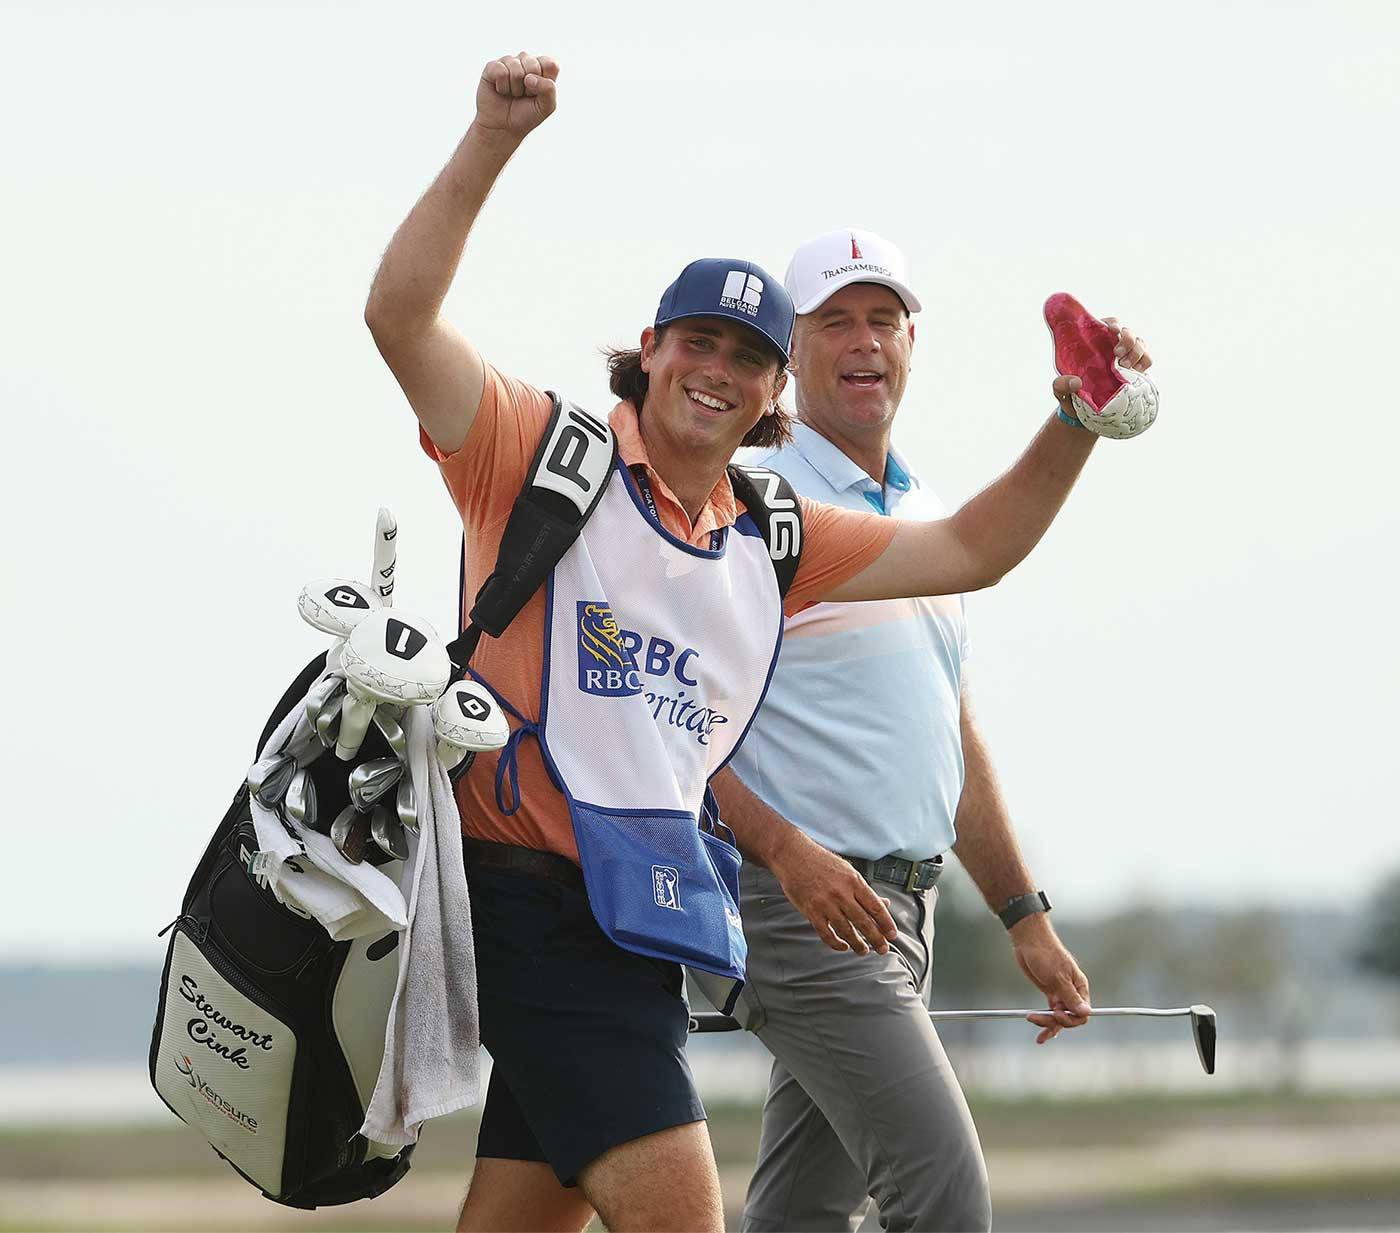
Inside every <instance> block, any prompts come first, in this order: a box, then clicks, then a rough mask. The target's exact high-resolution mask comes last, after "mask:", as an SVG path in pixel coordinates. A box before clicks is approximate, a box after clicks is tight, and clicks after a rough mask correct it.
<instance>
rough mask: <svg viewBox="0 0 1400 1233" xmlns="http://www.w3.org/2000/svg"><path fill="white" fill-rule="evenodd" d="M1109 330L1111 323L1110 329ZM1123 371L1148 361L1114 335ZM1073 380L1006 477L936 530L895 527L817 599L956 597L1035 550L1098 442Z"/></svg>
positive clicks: (1128, 336)
mask: <svg viewBox="0 0 1400 1233" xmlns="http://www.w3.org/2000/svg"><path fill="white" fill-rule="evenodd" d="M1115 324H1116V322H1115ZM1119 346H1121V347H1122V348H1123V358H1122V359H1121V360H1120V361H1119V363H1121V364H1123V365H1124V367H1128V368H1133V369H1136V370H1137V371H1139V372H1143V371H1146V370H1147V369H1148V368H1149V367H1150V366H1151V364H1152V357H1151V356H1150V355H1148V354H1147V351H1146V349H1145V347H1144V345H1143V343H1142V340H1141V339H1138V338H1135V337H1134V336H1133V333H1132V331H1131V330H1129V329H1126V328H1124V327H1119ZM1079 387H1080V380H1079V378H1078V377H1064V376H1061V377H1057V378H1056V379H1055V385H1054V392H1055V398H1056V400H1057V401H1058V402H1059V404H1060V408H1061V410H1062V411H1063V412H1064V415H1063V416H1061V415H1056V416H1054V417H1052V418H1051V419H1050V420H1049V421H1048V422H1047V423H1046V424H1045V426H1044V427H1043V428H1042V429H1041V430H1040V431H1039V432H1038V433H1036V435H1035V437H1034V438H1033V439H1032V440H1031V443H1030V445H1029V446H1027V448H1026V452H1025V453H1024V454H1022V455H1021V457H1020V458H1018V459H1017V460H1016V462H1015V463H1014V464H1013V465H1012V467H1011V469H1010V470H1009V471H1007V472H1006V473H1005V474H1004V475H1002V476H1001V477H1000V478H999V479H997V480H995V481H994V482H993V483H991V484H988V485H987V487H986V488H984V489H983V490H982V491H981V492H979V493H978V494H977V495H976V496H975V497H973V498H972V499H971V500H970V501H968V502H967V503H966V504H965V505H963V506H962V507H961V508H960V509H959V510H958V511H957V513H955V514H953V515H952V516H951V517H948V518H942V519H939V520H938V521H937V522H903V521H902V522H900V523H899V526H898V529H897V530H896V531H895V534H894V538H893V539H892V540H890V544H889V547H888V548H886V549H885V551H884V552H883V553H881V554H880V555H879V556H878V557H876V558H875V560H874V561H872V562H871V563H870V564H869V565H868V566H866V567H865V569H863V570H861V572H860V573H858V574H856V575H855V576H854V577H853V578H849V579H847V581H845V582H843V583H842V584H841V585H840V586H839V587H836V588H835V589H834V590H832V591H831V592H829V593H827V594H825V595H822V596H821V597H820V598H822V599H827V600H859V599H896V598H902V597H904V596H909V595H958V594H962V593H964V592H967V591H980V590H982V589H983V588H984V587H989V586H992V585H993V584H995V583H997V582H999V581H1000V580H1001V578H1002V575H1004V574H1006V573H1008V572H1010V570H1011V569H1012V568H1013V567H1014V566H1016V565H1019V564H1020V563H1021V561H1023V560H1024V559H1025V558H1026V557H1027V556H1028V555H1029V553H1030V551H1031V549H1032V548H1034V547H1035V546H1036V544H1038V543H1039V542H1040V538H1041V536H1043V535H1044V534H1045V532H1046V531H1047V530H1048V529H1049V527H1050V524H1051V523H1052V522H1053V521H1054V520H1055V515H1056V514H1058V513H1059V512H1060V507H1061V506H1062V505H1063V504H1064V503H1065V498H1066V497H1068V496H1069V492H1070V489H1071V488H1073V487H1074V482H1075V480H1077V479H1078V478H1079V473H1080V471H1082V470H1083V469H1084V464H1085V463H1086V462H1087V461H1088V460H1089V453H1090V451H1091V450H1092V449H1093V448H1094V443H1095V442H1096V441H1097V440H1098V439H1099V438H1098V437H1097V436H1096V435H1095V434H1094V433H1092V432H1089V431H1088V430H1087V429H1084V428H1080V427H1073V426H1071V423H1066V422H1065V421H1066V419H1068V420H1070V421H1073V419H1074V407H1073V405H1072V403H1071V399H1070V395H1071V394H1072V393H1073V392H1074V391H1076V390H1078V389H1079Z"/></svg>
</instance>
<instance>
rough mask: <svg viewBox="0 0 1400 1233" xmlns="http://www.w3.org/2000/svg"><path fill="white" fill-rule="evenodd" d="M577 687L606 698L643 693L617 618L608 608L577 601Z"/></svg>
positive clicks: (634, 664) (634, 663) (639, 677)
mask: <svg viewBox="0 0 1400 1233" xmlns="http://www.w3.org/2000/svg"><path fill="white" fill-rule="evenodd" d="M577 606H578V687H579V689H581V690H582V691H583V692H584V693H586V694H596V695H597V696H599V697H603V698H630V697H632V696H633V695H634V694H639V693H641V692H642V678H641V676H640V675H639V674H638V672H637V661H636V660H635V659H634V658H633V657H632V652H631V651H629V650H628V649H627V648H626V646H624V645H623V642H622V636H621V633H620V631H619V630H618V628H617V618H616V617H615V616H613V611H612V608H611V607H610V606H609V605H607V604H602V603H595V602H593V601H591V600H579V601H578V605H577Z"/></svg>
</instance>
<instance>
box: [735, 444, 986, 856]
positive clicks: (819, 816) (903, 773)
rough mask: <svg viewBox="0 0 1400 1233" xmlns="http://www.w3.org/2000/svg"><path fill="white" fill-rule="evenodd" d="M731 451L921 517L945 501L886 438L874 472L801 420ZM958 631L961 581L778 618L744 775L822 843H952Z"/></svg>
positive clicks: (871, 504) (884, 847) (855, 505)
mask: <svg viewBox="0 0 1400 1233" xmlns="http://www.w3.org/2000/svg"><path fill="white" fill-rule="evenodd" d="M793 438H794V439H793V443H792V444H791V445H786V446H783V447H782V448H781V449H778V450H745V451H741V455H742V456H741V457H740V458H739V459H738V461H741V462H744V463H748V464H756V465H761V466H765V467H771V468H772V469H773V470H775V471H777V472H779V473H780V474H781V475H784V476H786V477H787V479H788V480H789V481H790V482H791V483H792V485H793V487H794V488H796V489H797V491H798V492H800V493H802V494H803V495H804V496H807V497H811V498H812V499H814V500H817V501H825V502H827V503H828V504H831V505H840V506H843V507H845V508H846V509H857V510H865V511H866V512H870V511H872V510H873V511H875V512H878V513H881V514H886V515H888V516H890V517H893V518H909V519H918V520H930V519H934V518H941V517H943V516H944V514H945V512H946V511H945V509H944V506H943V503H942V502H941V501H939V499H938V498H937V497H936V496H935V495H934V494H933V493H932V492H931V491H930V490H929V489H928V488H925V487H924V485H923V484H922V483H920V481H919V478H918V476H916V475H915V474H914V472H913V470H912V469H911V468H910V467H909V464H908V463H907V462H906V461H905V460H904V458H903V457H901V456H900V455H899V453H898V452H897V451H895V450H894V449H893V448H892V449H891V451H890V454H889V456H888V457H887V459H886V461H885V483H884V485H883V486H881V485H879V484H876V483H875V481H874V480H872V479H871V478H870V477H869V476H868V475H866V473H865V472H864V471H863V470H862V469H861V468H860V467H859V466H858V465H857V464H856V463H854V462H852V461H851V459H849V458H848V457H846V455H845V454H843V453H842V452H841V451H840V450H839V449H838V448H837V447H836V446H835V445H833V444H832V443H831V442H830V441H828V440H827V439H826V438H825V437H823V436H822V435H821V434H820V433H818V432H817V431H816V430H815V429H812V428H809V427H808V426H807V425H806V424H800V423H799V424H795V425H794V426H793ZM966 655H967V631H966V622H965V620H964V608H963V599H962V596H960V595H948V596H938V597H935V598H924V599H887V600H875V601H869V602H862V603H853V604H816V605H814V606H813V607H811V608H808V609H807V610H806V611H805V612H802V613H799V614H798V615H797V616H795V617H791V618H789V619H788V621H787V624H786V626H785V627H784V632H783V647H782V651H781V652H780V654H779V656H778V666H777V670H776V671H775V672H774V675H773V683H772V685H771V686H770V687H769V690H768V696H767V697H766V698H765V699H764V702H763V707H762V709H761V710H760V711H759V713H758V718H757V719H756V720H755V721H754V725H753V727H752V728H751V729H750V731H749V734H748V736H747V737H745V739H744V743H743V744H742V745H741V746H740V747H739V752H738V753H737V754H735V756H734V760H733V762H732V763H731V764H730V765H731V766H733V768H734V770H735V772H736V773H737V774H738V776H739V778H740V779H742V780H743V781H744V783H745V784H746V785H747V786H748V787H749V788H750V790H752V791H753V792H755V793H756V794H757V795H758V796H759V797H761V798H762V799H763V800H764V801H766V802H767V803H768V804H769V805H771V806H772V807H773V808H774V809H776V810H777V811H778V812H779V813H780V814H782V815H783V817H785V818H786V819H787V820H788V821H789V822H792V823H793V824H794V825H795V826H798V827H800V828H801V829H802V830H803V831H805V832H806V833H807V834H808V835H810V836H811V837H812V838H813V839H815V840H816V841H817V842H818V843H819V844H821V845H822V846H823V847H826V848H830V849H831V850H832V851H833V852H840V853H842V854H844V855H846V856H861V857H865V858H867V859H870V860H875V859H878V858H879V857H881V856H888V855H891V854H893V855H896V856H903V857H906V858H908V859H910V860H922V859H925V858H926V857H930V856H936V855H937V854H938V853H940V852H944V851H946V850H947V849H948V848H950V847H952V845H953V840H954V839H955V838H956V835H955V832H954V829H953V819H954V817H955V816H956V814H957V808H958V799H959V797H961V795H962V786H963V756H962V739H961V733H960V728H959V716H960V712H961V693H960V688H961V677H962V663H963V660H964V658H965V657H966Z"/></svg>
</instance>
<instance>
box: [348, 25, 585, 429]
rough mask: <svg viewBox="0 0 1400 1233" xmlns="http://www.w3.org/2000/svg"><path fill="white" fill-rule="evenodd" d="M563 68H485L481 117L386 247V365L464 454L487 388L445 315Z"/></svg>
mask: <svg viewBox="0 0 1400 1233" xmlns="http://www.w3.org/2000/svg"><path fill="white" fill-rule="evenodd" d="M558 76H559V66H558V65H557V64H556V63H555V62H554V61H553V60H551V59H550V58H549V57H548V56H532V55H529V54H528V53H526V52H521V53H520V54H519V55H518V56H504V57H502V58H501V59H499V60H492V61H491V63H490V64H488V65H487V66H486V67H485V69H483V70H482V74H481V80H480V81H479V82H478V83H477V88H476V118H475V119H474V120H473V121H472V124H471V127H470V128H469V129H467V134H466V136H465V137H463V138H462V141H461V144H459V145H458V147H457V149H456V150H455V151H454V152H453V154H452V157H451V158H450V159H449V160H448V163H447V166H445V167H444V168H443V169H442V171H441V172H440V173H439V174H438V177H437V179H436V180H434V181H433V183H432V185H431V187H429V189H428V191H427V192H426V193H424V194H423V196H422V197H421V198H419V200H418V204H417V205H415V206H414V207H413V209H412V210H411V211H410V212H409V215H408V217H407V218H406V219H404V221H403V223H402V225H401V226H400V227H399V229H398V231H396V232H395V233H394V238H393V239H392V240H391V241H390V242H389V247H388V249H387V250H385V253H384V258H383V260H382V261H381V262H380V263H379V272H378V273H377V274H376V275H375V278H374V285H373V286H372V287H371V288H370V293H369V302H368V303H367V304H366V305H365V323H366V324H367V325H368V326H369V328H370V333H372V334H373V335H374V341H375V345H376V346H378V348H379V353H380V355H382V356H383V357H384V362H385V363H386V364H388V365H389V368H390V370H391V371H392V372H393V374H394V376H395V377H396V378H397V380H398V383H399V385H400V386H402V387H403V392H404V394H405V395H406V396H407V397H408V401H409V403H410V405H411V406H412V407H413V410H414V413H415V414H416V415H417V416H418V422H419V423H420V424H422V426H423V429H424V431H425V432H427V434H428V436H429V437H430V438H432V441H433V444H434V445H436V446H437V447H438V449H440V450H441V451H442V452H443V453H445V454H452V453H455V452H456V451H457V450H459V449H460V448H461V447H462V442H464V441H465V440H466V439H467V433H468V432H469V431H470V429H471V426H472V421H473V420H474V419H475V418H476V411H477V407H478V406H479V405H480V403H481V393H482V389H483V386H484V383H485V369H484V366H483V362H482V359H481V356H480V354H479V353H478V352H477V349H476V348H475V347H474V346H472V344H471V343H470V342H469V341H468V340H467V339H466V338H465V337H464V336H463V335H462V334H461V333H460V332H459V331H458V330H456V329H455V328H454V327H453V326H452V325H451V324H449V323H448V322H447V321H445V320H443V318H442V316H441V311H442V302H443V300H444V299H445V298H446V296H447V289H448V288H449V287H450V286H451V285H452V279H453V276H454V275H455V274H456V273H457V265H458V263H459V262H460V261H461V259H462V250H463V248H464V247H465V246H466V242H467V235H468V233H469V232H470V231H471V228H472V224H473V223H475V222H476V216H477V214H478V213H480V211H481V207H482V204H483V203H484V202H485V200H486V198H487V195H488V194H489V193H490V192H491V188H492V186H493V185H494V184H495V183H496V177H497V176H499V175H500V174H501V169H502V168H503V167H504V166H505V165H506V163H507V162H508V161H509V160H510V157H511V155H512V154H514V153H515V151H516V149H517V148H518V147H519V145H520V143H521V142H522V141H523V140H524V139H525V137H526V136H527V135H528V134H529V133H530V131H531V130H532V129H534V128H535V127H536V126H537V125H539V124H540V123H541V122H543V121H544V120H545V119H547V118H548V117H549V116H550V114H551V113H552V112H553V111H554V104H555V86H554V83H555V79H556V78H557V77H558Z"/></svg>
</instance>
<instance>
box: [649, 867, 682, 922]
mask: <svg viewBox="0 0 1400 1233" xmlns="http://www.w3.org/2000/svg"><path fill="white" fill-rule="evenodd" d="M651 894H652V898H653V899H655V900H656V906H657V907H658V908H670V909H672V910H673V911H676V912H679V911H680V910H681V875H680V870H678V869H673V868H672V867H671V866H670V865H653V866H652V867H651Z"/></svg>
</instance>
